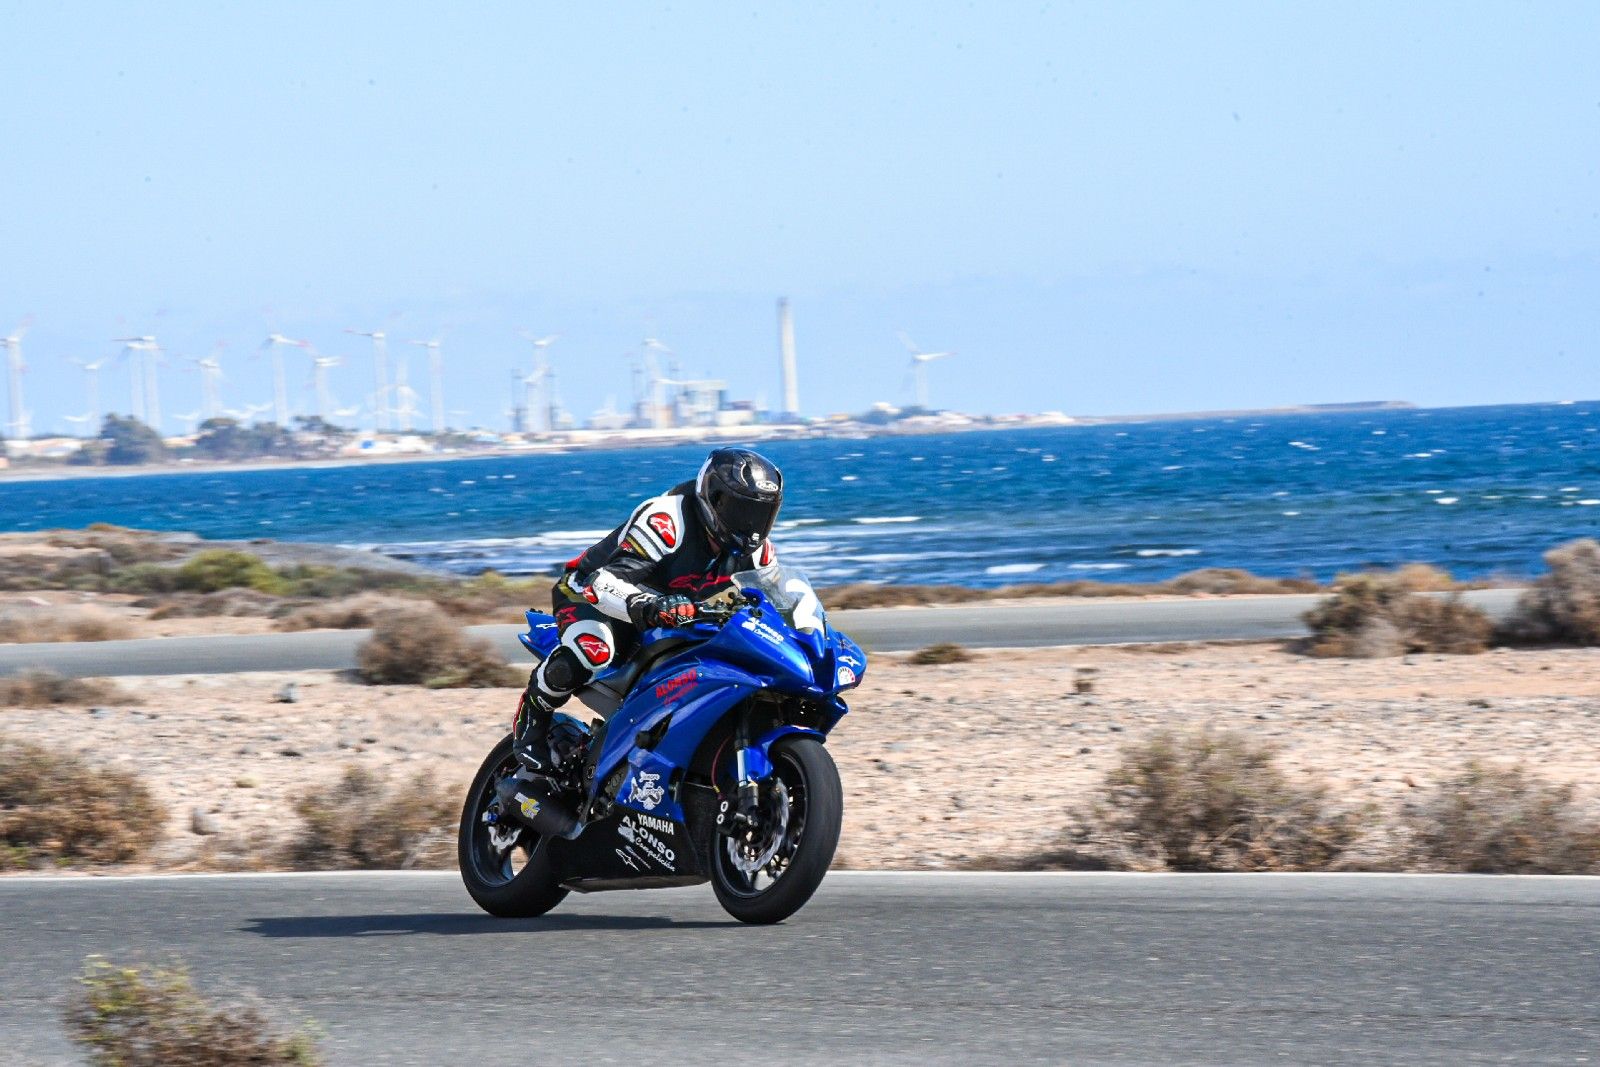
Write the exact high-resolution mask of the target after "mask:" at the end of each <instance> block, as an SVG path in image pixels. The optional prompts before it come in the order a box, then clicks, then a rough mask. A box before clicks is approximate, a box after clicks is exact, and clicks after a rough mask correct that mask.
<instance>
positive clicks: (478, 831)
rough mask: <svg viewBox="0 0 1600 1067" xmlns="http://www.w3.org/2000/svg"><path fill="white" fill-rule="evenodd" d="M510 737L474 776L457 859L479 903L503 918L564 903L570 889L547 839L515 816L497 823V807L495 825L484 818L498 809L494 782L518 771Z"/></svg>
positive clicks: (524, 915) (520, 916)
mask: <svg viewBox="0 0 1600 1067" xmlns="http://www.w3.org/2000/svg"><path fill="white" fill-rule="evenodd" d="M512 740H513V739H512V736H511V735H510V734H507V735H506V736H505V738H504V739H503V740H502V741H501V742H500V743H499V744H498V745H496V746H495V747H494V750H493V751H492V752H490V753H489V755H488V757H487V758H486V759H485V760H484V761H483V766H481V767H479V768H478V773H477V774H476V775H475V776H474V777H473V779H472V786H471V787H470V788H469V789H468V790H467V800H466V804H465V805H463V807H462V809H461V828H460V830H459V832H458V833H457V835H456V859H457V861H458V862H459V864H460V866H461V881H462V883H463V884H464V885H465V886H466V887H467V893H468V895H469V896H471V897H472V899H473V900H474V901H476V902H477V904H478V907H480V908H482V909H483V910H484V911H486V912H488V913H489V914H490V915H494V916H497V917H499V918H502V919H526V918H530V917H532V916H535V915H543V914H544V913H545V912H547V911H549V910H550V909H551V908H553V907H555V906H556V905H557V904H559V903H561V901H562V900H563V899H564V898H565V897H566V895H567V891H566V890H565V889H563V888H561V882H560V880H559V878H558V877H557V875H556V872H555V868H554V865H553V864H552V863H551V861H550V849H549V842H548V841H546V840H544V839H543V838H541V837H540V836H539V835H538V834H536V833H534V832H533V831H532V830H530V829H528V828H527V827H525V826H523V825H522V824H521V823H518V822H515V821H514V820H507V821H499V820H498V815H499V813H498V812H497V811H495V816H496V819H497V821H496V822H495V823H492V824H491V823H486V822H485V821H484V816H485V814H486V813H489V812H491V811H494V809H495V808H496V807H497V801H496V798H495V786H496V785H497V784H499V782H500V780H501V779H502V778H503V777H505V776H506V775H508V774H511V773H513V772H515V771H516V769H517V762H516V758H515V757H513V756H512V754H511V746H512ZM519 861H520V862H519Z"/></svg>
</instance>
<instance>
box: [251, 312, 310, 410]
mask: <svg viewBox="0 0 1600 1067" xmlns="http://www.w3.org/2000/svg"><path fill="white" fill-rule="evenodd" d="M310 347H311V344H310V343H309V342H307V341H295V340H292V339H290V338H288V337H285V336H284V335H283V334H281V333H269V334H267V339H266V340H265V341H262V342H261V349H260V350H258V351H261V350H270V351H271V353H272V408H273V411H272V415H273V419H274V420H275V421H276V422H277V424H278V425H279V426H280V427H283V428H287V427H288V425H289V387H288V385H287V384H286V383H285V381H284V377H283V350H284V349H285V348H310Z"/></svg>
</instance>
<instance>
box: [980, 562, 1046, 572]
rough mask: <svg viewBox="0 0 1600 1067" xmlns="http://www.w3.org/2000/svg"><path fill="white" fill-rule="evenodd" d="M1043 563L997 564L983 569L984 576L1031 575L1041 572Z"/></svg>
mask: <svg viewBox="0 0 1600 1067" xmlns="http://www.w3.org/2000/svg"><path fill="white" fill-rule="evenodd" d="M1043 569H1044V564H1043V563H999V564H996V565H995V566H993V567H985V568H983V573H985V574H1032V573H1033V572H1034V571H1037V570H1043Z"/></svg>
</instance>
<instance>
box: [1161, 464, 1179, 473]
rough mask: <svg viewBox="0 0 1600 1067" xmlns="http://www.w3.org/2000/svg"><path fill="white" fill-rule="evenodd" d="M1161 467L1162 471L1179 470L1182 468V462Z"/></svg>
mask: <svg viewBox="0 0 1600 1067" xmlns="http://www.w3.org/2000/svg"><path fill="white" fill-rule="evenodd" d="M1161 469H1162V470H1164V471H1181V470H1183V464H1182V463H1174V464H1172V465H1171V466H1168V467H1162V468H1161Z"/></svg>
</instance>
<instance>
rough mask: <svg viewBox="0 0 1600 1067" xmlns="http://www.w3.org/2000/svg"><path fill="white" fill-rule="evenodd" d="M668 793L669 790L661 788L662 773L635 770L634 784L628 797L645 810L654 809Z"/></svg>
mask: <svg viewBox="0 0 1600 1067" xmlns="http://www.w3.org/2000/svg"><path fill="white" fill-rule="evenodd" d="M666 795H667V791H666V790H665V789H663V788H661V775H659V774H655V773H653V772H651V771H635V772H634V774H633V786H632V788H631V789H630V790H629V791H628V799H629V800H631V801H632V802H633V803H635V804H637V805H639V806H640V807H641V808H643V809H644V810H645V811H654V810H656V805H657V804H660V803H661V801H662V799H663V798H665V797H666Z"/></svg>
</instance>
